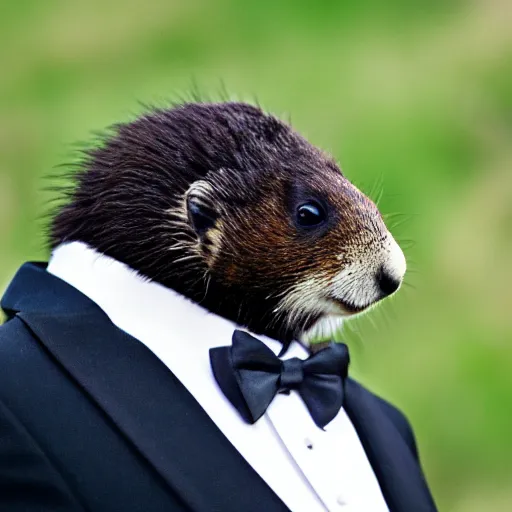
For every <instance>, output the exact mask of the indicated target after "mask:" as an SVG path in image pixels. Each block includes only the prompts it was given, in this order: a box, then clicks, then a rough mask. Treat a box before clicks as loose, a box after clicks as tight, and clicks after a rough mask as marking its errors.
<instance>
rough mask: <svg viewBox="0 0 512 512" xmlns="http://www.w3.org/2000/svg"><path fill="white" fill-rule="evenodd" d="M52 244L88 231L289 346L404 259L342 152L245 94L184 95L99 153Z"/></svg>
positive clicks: (372, 291)
mask: <svg viewBox="0 0 512 512" xmlns="http://www.w3.org/2000/svg"><path fill="white" fill-rule="evenodd" d="M68 194H69V196H70V201H69V203H68V204H66V205H65V206H64V207H63V208H62V209H61V211H60V212H59V213H58V215H57V216H56V218H55V220H54V222H53V225H52V229H51V241H52V246H55V245H57V244H60V243H65V242H69V241H74V240H80V241H83V242H85V243H87V244H89V245H90V246H92V247H94V248H95V249H97V250H98V251H100V252H103V253H105V254H107V255H109V256H111V257H114V258H116V259H118V260H120V261H122V262H124V263H126V264H127V265H129V266H130V267H132V268H134V269H135V270H137V271H138V272H139V273H141V274H142V275H144V276H146V277H148V278H150V279H152V280H155V281H158V282H160V283H162V284H163V285H165V286H167V287H169V288H172V289H174V290H176V291H177V292H179V293H181V294H183V295H185V296H187V297H189V298H190V299H192V300H194V301H195V302H197V303H200V304H201V305H203V306H204V307H205V308H207V309H209V310H211V311H213V312H215V313H217V314H219V315H221V316H224V317H226V318H229V319H231V320H233V321H235V322H236V323H238V324H239V325H242V326H247V327H248V328H249V329H251V330H252V331H254V332H256V333H264V334H267V335H270V336H272V337H274V338H277V339H281V340H282V341H284V342H286V341H289V340H290V339H292V338H300V337H303V336H304V334H305V333H307V332H311V329H312V328H313V327H315V326H318V325H319V324H321V322H323V321H324V319H326V318H332V317H340V318H341V317H344V316H348V315H351V314H354V313H357V312H361V311H363V310H365V309H366V308H368V307H369V306H371V305H372V304H374V303H375V302H377V301H379V300H380V299H382V298H384V297H386V296H388V295H390V294H392V293H394V292H395V291H396V290H397V289H398V288H399V286H400V284H401V282H402V279H403V277H404V274H405V268H406V264H405V258H404V255H403V253H402V251H401V249H400V247H399V246H398V244H397V243H396V242H395V240H394V239H393V237H392V236H391V234H390V232H389V231H388V230H387V228H386V226H385V225H384V222H383V220H382V217H381V215H380V213H379V211H378V209H377V207H376V206H375V205H374V204H373V203H372V202H371V201H370V200H369V199H368V198H367V197H366V196H365V195H364V194H362V193H361V192H360V191H359V190H358V189H357V188H356V187H355V186H354V185H352V184H351V183H350V182H349V181H348V180H347V179H346V178H345V177H344V176H343V174H342V173H341V171H340V169H339V168H338V166H337V165H336V163H335V162H334V161H333V160H332V158H331V157H329V156H328V155H326V154H325V153H323V152H322V151H320V150H319V149H317V148H315V147H314V146H312V145H311V144H310V143H309V142H307V141H306V140H305V139H304V138H303V137H301V136H300V135H299V134H298V133H296V132H295V131H294V130H293V129H292V128H291V127H290V126H288V125H286V124H285V123H283V122H281V121H280V120H278V119H276V118H274V117H272V116H270V115H267V114H265V113H263V112H262V111H261V110H260V109H258V108H256V107H253V106H250V105H246V104H241V103H219V104H201V103H200V104H185V105H181V106H178V107H175V108H173V109H170V110H159V111H155V112H152V113H150V114H147V115H145V116H143V117H141V118H139V119H138V120H136V121H134V122H132V123H129V124H125V125H120V126H118V127H117V129H116V134H115V135H114V136H113V137H110V138H107V139H106V140H105V142H104V144H103V146H102V147H100V148H96V149H93V150H91V151H90V152H88V153H87V154H86V156H85V158H84V161H83V163H82V168H81V171H80V172H79V173H78V174H76V178H75V186H74V187H73V189H72V190H70V191H68Z"/></svg>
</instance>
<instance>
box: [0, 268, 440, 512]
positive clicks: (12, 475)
mask: <svg viewBox="0 0 512 512" xmlns="http://www.w3.org/2000/svg"><path fill="white" fill-rule="evenodd" d="M2 308H3V309H4V311H5V312H6V313H7V316H8V321H7V322H6V323H5V324H4V325H3V326H1V327H0V510H1V511H2V512H3V511H6V512H10V511H12V512H20V511H27V512H45V511H48V512H49V511H51V512H58V511H97V512H116V511H120V512H135V511H140V512H153V511H155V512H157V511H166V512H173V511H180V512H181V511H186V510H190V511H198V512H213V511H218V512H231V511H233V512H278V511H279V512H283V511H286V510H288V509H287V507H286V506H285V505H284V504H283V502H282V501H281V500H280V499H279V498H278V497H277V496H276V495H275V494H274V492H273V491H272V490H271V489H270V488H269V487H268V486H267V485H266V484H265V482H264V481H263V480H262V479H261V478H260V477H259V475H258V474H257V473H256V472H255V471H254V470H253V469H252V468H251V466H249V464H248V463H247V462H246V461H245V460H244V459H243V458H242V457H241V455H240V454H239V453H238V452H237V451H236V450H235V449H234V447H233V446H232V445H231V444H230V442H229V441H228V440H227V439H226V437H224V435H223V434H222V433H221V432H220V430H219V429H218V428H217V427H216V425H215V424H214V423H213V422H212V421H211V420H210V418H209V417H208V416H207V414H206V413H205V412H204V411H203V409H202V408H201V407H200V406H199V404H198V403H197V402H196V401H195V399H194V398H193V397H192V396H191V395H190V393H189V392H188V391H187V390H186V389H185V388H184V387H183V386H182V384H181V383H180V382H179V381H178V380H177V379H176V377H175V376H174V375H173V374H172V373H171V372H170V371H169V370H168V369H167V368H166V367H165V366H164V365H163V363H161V362H160V361H159V360H158V359H157V358H156V356H154V355H153V354H152V353H151V352H150V351H149V350H148V349H147V348H146V347H145V346H144V345H143V344H142V343H140V342H138V341H137V340H135V339H134V338H132V337H131V336H129V335H128V334H126V333H124V332H123V331H121V330H120V329H118V328H117V327H115V326H114V325H113V324H112V323H111V322H110V320H109V319H108V317H107V316H106V315H105V313H104V312H103V311H102V310H101V309H99V307H98V306H97V305H96V304H94V303H93V302H92V301H90V300H89V299H88V298H87V297H85V296H84V295H83V294H81V293H80V292H78V291H77V290H76V289H74V288H73V287H71V286H69V285H68V284H66V283H64V282H63V281H61V280H60V279H58V278H56V277H54V276H52V275H50V274H48V273H47V272H46V270H45V266H44V265H42V264H26V265H24V266H23V267H22V268H21V269H20V271H19V272H18V274H17V275H16V277H15V279H14V280H13V282H12V283H11V285H10V287H9V289H8V290H7V292H6V294H5V296H4V298H3V300H2ZM169 336H170V337H172V336H173V333H172V332H170V333H169ZM176 336H179V333H176ZM345 409H346V411H347V413H348V415H349V417H350V419H351V420H352V422H353V424H354V426H355V428H356V430H357V432H358V434H359V438H360V440H361V442H362V444H363V447H364V449H365V451H366V453H367V455H368V458H369V460H370V463H371V465H372V467H373V470H374V472H375V474H376V476H377V478H378V480H379V483H380V486H381V489H382V491H383V494H384V497H385V499H386V502H387V504H388V506H389V509H390V511H391V512H431V511H435V505H434V503H433V500H432V498H431V496H430V493H429V491H428V489H427V486H426V483H425V481H424V478H423V474H422V471H421V468H420V466H419V463H418V456H417V451H416V445H415V441H414V437H413V434H412V431H411V429H410V427H409V424H408V422H407V420H406V419H405V417H404V416H403V415H402V414H401V413H400V412H399V411H398V410H397V409H395V408H394V407H392V406H391V405H389V404H388V403H387V402H384V401H383V400H381V399H380V398H378V397H376V396H375V395H373V394H371V393H370V392H369V391H367V390H366V389H364V388H363V387H361V386H360V385H359V384H357V383H356V382H355V381H353V380H349V381H347V389H346V403H345ZM368 512H371V511H368Z"/></svg>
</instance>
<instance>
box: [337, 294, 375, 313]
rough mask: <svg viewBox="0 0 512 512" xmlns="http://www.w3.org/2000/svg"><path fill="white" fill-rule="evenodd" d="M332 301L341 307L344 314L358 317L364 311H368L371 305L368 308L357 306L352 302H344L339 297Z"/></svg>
mask: <svg viewBox="0 0 512 512" xmlns="http://www.w3.org/2000/svg"><path fill="white" fill-rule="evenodd" d="M331 300H332V301H333V302H334V303H335V304H336V305H337V306H339V307H340V308H341V309H342V310H343V312H344V313H346V314H347V316H348V315H357V314H358V313H362V312H363V311H365V310H367V309H368V308H369V307H370V306H371V304H367V305H366V306H356V305H355V304H353V303H352V302H347V301H344V300H342V299H340V298H338V297H331Z"/></svg>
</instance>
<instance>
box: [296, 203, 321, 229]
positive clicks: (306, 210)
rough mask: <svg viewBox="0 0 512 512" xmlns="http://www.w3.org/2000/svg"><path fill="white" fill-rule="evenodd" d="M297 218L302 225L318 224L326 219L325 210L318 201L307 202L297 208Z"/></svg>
mask: <svg viewBox="0 0 512 512" xmlns="http://www.w3.org/2000/svg"><path fill="white" fill-rule="evenodd" d="M297 220H298V223H299V225H300V226H304V227H313V226H317V225H318V224H321V223H322V222H323V221H324V220H325V211H324V209H323V208H322V207H321V206H320V205H319V204H318V203H315V202H311V203H305V204H303V205H301V206H299V208H298V209H297Z"/></svg>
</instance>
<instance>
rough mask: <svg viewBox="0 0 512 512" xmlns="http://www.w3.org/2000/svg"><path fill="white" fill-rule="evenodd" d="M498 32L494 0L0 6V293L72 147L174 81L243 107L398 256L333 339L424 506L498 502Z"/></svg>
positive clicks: (503, 444)
mask: <svg viewBox="0 0 512 512" xmlns="http://www.w3.org/2000/svg"><path fill="white" fill-rule="evenodd" d="M511 24H512V4H510V2H506V1H504V0H503V1H501V0H475V1H471V2H469V1H467V2H463V1H458V2H449V1H440V0H435V1H431V2H428V3H427V2H407V1H405V0H389V1H387V2H379V1H377V0H362V1H355V0H352V1H347V2H340V1H336V0H330V1H317V2H306V1H303V0H301V1H299V0H288V1H276V0H274V1H273V0H259V1H244V2H241V1H236V0H217V1H208V0H189V1H168V0H166V1H155V0H149V1H147V2H132V1H127V0H110V1H108V2H104V1H103V2H98V1H96V0H94V1H91V0H90V1H88V2H77V1H72V0H68V1H63V0H46V1H45V2H38V1H35V0H18V1H17V2H8V1H4V2H1V3H0V62H1V71H0V240H1V241H2V250H1V252H0V288H1V287H3V286H5V285H6V284H7V282H8V281H9V279H10V278H11V276H12V274H13V273H14V271H15V269H16V268H17V266H18V265H19V264H20V263H21V262H23V261H25V260H28V259H32V260H33V259H45V258H47V256H48V255H47V253H46V249H45V240H44V238H45V237H44V223H45V221H44V214H45V212H46V211H47V202H48V201H49V200H50V199H51V194H50V193H45V192H44V191H43V189H44V188H45V186H46V185H48V182H47V181H45V180H44V179H43V177H44V176H45V175H48V174H50V173H51V172H52V170H53V168H54V167H55V166H56V165H57V164H60V163H65V162H69V161H72V160H73V156H72V152H71V147H72V146H71V145H72V143H74V142H76V141H83V140H88V139H90V133H91V131H92V130H96V129H102V128H104V127H106V126H108V125H110V124H112V123H114V122H118V121H122V120H128V119H131V118H133V116H134V115H135V114H136V113H138V112H140V111H141V110H142V106H141V105H140V104H139V103H138V101H139V100H141V101H143V102H144V103H152V104H158V105H165V104H166V103H167V102H169V100H175V99H177V98H179V96H180V95H186V93H187V91H189V90H190V88H191V87H193V86H194V84H197V85H198V88H199V89H200V90H202V91H205V92H207V93H211V94H212V97H213V98H215V97H216V94H217V93H218V92H219V91H222V90H223V89H224V88H225V89H226V90H227V91H229V92H230V93H232V94H234V95H235V96H233V97H234V98H237V99H242V100H249V101H258V102H259V103H260V104H261V105H262V106H264V107H265V108H266V109H268V110H270V111H273V112H274V113H276V114H278V115H282V116H283V118H285V119H288V118H290V119H291V121H292V123H293V125H294V126H295V127H296V128H297V129H298V130H299V131H301V132H302V133H303V134H304V135H306V136H307V137H308V138H309V139H310V140H311V141H312V142H314V143H316V144H318V145H320V146H322V147H323V148H325V149H327V150H329V151H331V152H332V153H333V154H334V155H335V156H336V157H337V158H338V159H339V160H340V161H341V164H342V167H343V169H344V172H345V173H346V174H347V176H348V177H349V178H350V179H352V180H353V181H354V182H355V183H356V184H358V185H359V186H360V187H361V188H362V189H363V190H365V191H367V192H368V193H370V192H371V191H373V192H372V195H373V197H374V198H375V199H377V198H379V206H380V208H381V210H382V211H383V213H385V214H388V220H389V224H390V225H391V227H392V231H393V232H394V233H395V235H396V236H397V238H398V239H399V240H400V241H401V242H402V245H403V247H404V248H405V250H406V254H407V256H408V261H409V268H410V270H409V273H408V277H407V286H404V287H403V290H402V291H401V292H400V293H399V294H398V295H397V297H396V298H395V299H392V300H390V301H388V303H387V304H385V305H383V306H382V307H379V308H377V309H376V310H374V311H373V312H371V313H370V314H368V315H366V316H364V317H362V318H360V319H356V320H354V321H352V322H351V323H350V324H347V328H346V329H345V331H344V333H343V336H344V338H345V339H348V340H349V342H350V344H351V346H352V353H353V361H354V364H353V369H354V370H353V373H354V374H355V375H356V376H357V378H359V379H360V380H361V381H363V382H364V383H365V384H366V385H368V386H370V387H371V388H372V389H374V390H375V391H376V392H378V393H380V394H382V395H384V396H385V397H387V398H388V399H390V400H391V401H393V402H394V403H396V404H397V405H399V406H400V407H401V408H403V410H404V411H405V412H406V413H407V415H408V416H409V418H410V419H411V421H412V423H413V425H414V428H415V431H416V433H417V437H418V441H419V445H420V449H421V454H422V459H423V464H424V467H425V471H426V474H427V477H428V480H429V482H430V484H431V487H432V489H433V492H434V494H435V497H436V499H437V501H438V503H439V505H440V508H441V510H449V511H456V512H459V511H460V512H472V511H483V510H486V511H487V510H493V511H497V512H500V511H503V512H504V511H508V510H512V486H511V485H510V482H511V481H512V443H511V442H510V432H511V431H512V412H511V408H512V379H511V378H510V373H511V370H512V312H511V306H512V295H511V290H512V265H511V261H512V170H511V165H512V144H511V135H512V30H511V29H510V27H511ZM41 219H43V220H41ZM393 225H395V227H393Z"/></svg>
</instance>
